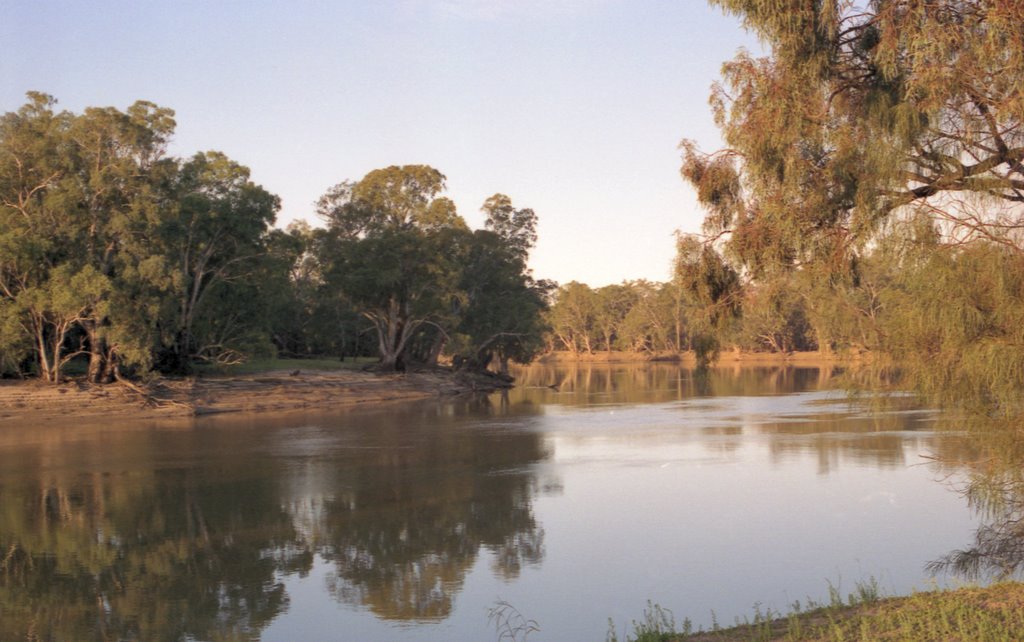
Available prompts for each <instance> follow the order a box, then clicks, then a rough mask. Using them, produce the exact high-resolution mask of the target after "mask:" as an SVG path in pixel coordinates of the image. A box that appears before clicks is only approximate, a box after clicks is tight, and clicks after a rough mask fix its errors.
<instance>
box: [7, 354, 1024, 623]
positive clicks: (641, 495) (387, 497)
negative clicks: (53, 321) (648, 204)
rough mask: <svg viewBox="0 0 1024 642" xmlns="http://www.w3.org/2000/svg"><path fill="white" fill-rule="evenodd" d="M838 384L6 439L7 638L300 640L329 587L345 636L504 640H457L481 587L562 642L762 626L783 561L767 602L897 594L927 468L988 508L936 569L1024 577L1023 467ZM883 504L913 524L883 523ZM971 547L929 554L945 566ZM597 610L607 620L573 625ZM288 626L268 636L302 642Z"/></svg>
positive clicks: (435, 406)
mask: <svg viewBox="0 0 1024 642" xmlns="http://www.w3.org/2000/svg"><path fill="white" fill-rule="evenodd" d="M835 374H836V371H835V370H834V369H831V368H825V369H817V368H769V367H760V368H758V367H755V368H749V367H747V368H744V367H734V368H718V369H711V370H710V371H708V372H707V373H704V374H698V373H696V372H694V371H692V370H690V369H687V368H681V367H679V366H678V365H672V364H636V365H615V366H597V365H594V366H588V365H570V366H558V367H537V368H530V369H525V370H521V371H520V372H519V373H518V375H519V378H520V385H519V387H518V388H516V389H514V390H512V391H508V392H506V393H504V394H495V395H491V396H479V397H473V398H466V399H459V400H455V401H451V400H448V401H443V402H429V403H422V404H406V405H394V406H387V407H383V408H381V409H378V410H372V411H352V412H347V413H335V414H325V415H306V416H297V415H291V416H279V417H276V418H274V417H255V418H254V417H231V416H220V417H209V418H205V419H203V420H202V421H197V422H194V423H176V424H174V423H171V424H162V425H138V426H120V427H118V426H91V427H90V426H84V427H83V426H75V427H60V426H57V427H49V428H45V429H33V430H25V429H19V428H18V427H16V426H3V427H0V613H2V621H0V637H3V638H5V639H7V638H12V639H19V638H38V639H62V640H63V639H90V638H103V639H106V638H114V639H121V638H134V639H183V638H191V639H249V638H256V637H260V636H261V635H263V634H264V632H266V631H267V630H268V628H269V627H270V625H271V623H277V624H280V623H281V622H282V621H287V620H288V619H289V618H295V617H300V616H296V615H294V611H296V610H297V609H296V605H297V604H298V603H299V602H300V601H302V600H308V599H309V594H308V593H305V594H304V593H303V590H305V589H302V587H304V586H305V587H308V586H309V585H308V584H303V582H304V581H305V578H314V577H315V578H317V582H318V584H317V585H316V586H314V587H312V589H310V590H312V591H315V592H317V596H325V597H329V599H330V600H333V603H334V604H336V605H342V606H344V607H345V608H344V609H338V611H343V612H344V613H345V614H347V615H346V617H348V616H349V615H351V617H352V618H359V617H365V618H366V619H367V620H372V622H373V623H374V625H376V624H377V623H380V622H384V623H388V622H408V623H412V624H413V625H414V626H413V627H411V628H410V629H409V630H415V634H410V635H411V636H412V637H414V638H417V639H419V638H420V637H428V634H427V628H426V627H430V626H433V625H436V623H438V622H441V621H444V622H445V626H446V627H447V626H451V627H453V628H451V629H450V630H448V629H445V630H442V631H440V632H438V633H437V635H438V636H440V637H439V638H435V639H479V638H480V637H481V635H486V632H484V633H482V634H480V632H479V631H478V630H477V629H472V628H471V627H470V628H465V625H464V623H458V624H455V623H454V622H456V621H459V618H460V617H462V618H463V620H467V619H468V620H471V621H472V622H478V623H479V624H480V625H481V626H486V617H485V616H484V613H485V609H483V608H477V609H476V610H475V611H474V612H473V613H470V614H469V615H462V616H460V615H459V607H460V603H465V602H467V601H471V599H476V600H477V602H479V599H478V598H477V597H476V596H470V595H469V594H470V593H472V591H470V590H469V589H468V587H470V586H474V585H473V584H471V582H472V581H473V578H474V577H475V578H476V581H477V582H479V581H481V580H480V576H481V575H486V576H487V580H488V581H491V580H494V582H496V583H497V584H495V583H494V582H492V583H491V584H486V586H488V587H492V586H500V587H502V588H501V590H502V591H503V592H502V596H505V595H508V594H507V593H504V591H506V590H507V591H510V592H514V591H515V590H521V591H522V594H521V595H520V596H519V598H518V600H517V601H515V602H514V603H515V604H516V606H517V608H520V609H523V610H524V611H525V612H526V613H527V614H528V615H529V616H530V617H531V618H538V619H540V620H543V621H542V626H543V627H544V629H545V631H547V632H549V633H548V635H554V637H551V638H549V639H578V638H581V637H583V636H581V635H576V634H573V631H574V630H573V629H572V628H571V624H572V623H563V622H560V621H558V617H559V616H558V614H563V615H564V613H574V614H576V615H574V616H573V619H574V620H584V619H585V620H587V621H589V622H592V624H593V626H594V627H596V631H595V632H594V635H589V634H588V635H587V636H586V637H588V638H594V639H599V638H600V635H601V634H602V633H603V625H604V623H605V622H606V621H607V618H608V616H609V615H610V614H612V613H613V612H614V609H615V608H618V607H619V606H620V605H622V606H624V607H628V606H629V605H628V604H626V603H625V602H626V599H627V598H628V599H633V598H635V599H633V601H634V602H635V603H638V604H639V607H629V609H628V614H629V615H630V616H635V615H636V613H637V612H638V608H642V605H643V601H644V600H646V599H648V598H656V599H662V600H664V601H666V602H667V601H669V600H670V599H671V595H668V596H666V595H665V594H664V593H663V592H662V591H663V590H666V591H667V590H669V588H667V587H671V589H672V590H676V591H682V592H683V593H684V594H685V592H686V591H688V590H690V589H691V588H692V593H691V594H689V599H692V600H698V599H709V600H710V599H712V598H713V599H715V600H719V601H720V600H722V599H725V598H724V597H723V596H722V595H712V593H713V592H714V591H711V590H710V589H708V587H723V588H721V589H720V590H722V591H727V592H728V593H737V594H738V593H740V592H742V590H747V589H748V588H749V591H750V592H751V594H752V595H753V597H750V598H749V600H748V599H747V598H746V597H744V598H742V599H744V600H747V601H744V602H742V603H741V604H739V605H738V608H737V611H736V612H737V613H747V612H749V607H750V604H752V601H753V600H754V599H760V598H764V597H765V591H766V590H775V588H776V587H775V586H774V585H772V587H770V588H767V589H766V588H765V587H763V586H754V585H753V582H752V580H751V579H750V578H751V573H750V568H752V567H753V566H752V565H756V564H770V569H768V570H764V571H763V572H759V573H758V574H756V575H757V577H758V578H767V579H765V580H764V581H772V582H774V581H776V579H777V578H782V577H786V578H788V579H789V580H792V581H794V582H795V581H796V580H793V579H792V577H791V576H790V575H787V574H790V573H792V574H796V575H799V574H800V573H804V574H805V575H807V576H809V578H810V579H809V581H810V582H811V583H812V585H813V586H814V587H815V588H820V586H821V585H822V584H823V583H824V580H826V579H829V578H830V577H834V570H833V569H835V568H838V567H839V566H838V565H839V564H840V563H843V562H842V560H845V559H847V558H848V557H850V556H853V557H855V558H857V559H862V558H863V556H864V555H866V554H874V553H875V552H876V549H879V548H882V549H886V550H884V551H881V552H882V553H884V554H887V555H890V557H889V558H885V561H883V562H878V563H879V564H880V565H882V566H881V569H879V568H877V567H874V566H870V565H871V564H872V563H873V562H865V565H866V566H867V568H868V572H875V571H876V570H886V569H889V568H892V566H893V565H895V564H897V563H904V562H905V563H906V565H908V566H911V567H913V568H914V569H915V570H919V569H920V568H921V564H922V562H921V559H922V558H921V557H913V558H912V559H911V556H912V553H908V552H907V550H904V548H907V549H913V548H915V547H917V548H920V545H919V544H918V543H917V542H914V543H912V544H911V543H908V544H906V545H905V547H904V548H901V546H904V545H903V544H902V543H900V542H897V541H896V539H897V538H898V537H902V535H899V533H903V532H917V531H913V530H912V529H914V528H917V527H918V526H919V525H920V524H924V523H927V524H928V526H927V528H929V529H931V528H933V527H932V525H931V523H932V520H933V519H934V514H933V513H932V512H931V510H932V507H934V506H939V505H940V504H941V502H942V501H944V500H945V499H946V497H945V495H948V493H944V491H942V490H941V489H939V490H937V491H936V492H937V493H941V494H943V497H942V498H941V499H938V498H936V497H934V496H932V495H929V494H927V491H926V490H923V487H924V486H928V489H929V490H935V489H936V488H937V487H938V484H935V483H934V482H933V481H932V479H930V478H928V479H923V480H921V479H920V478H921V477H930V476H931V474H932V473H931V471H932V470H934V471H935V472H936V473H937V474H938V475H939V476H941V475H944V474H947V473H948V474H951V475H954V476H955V477H956V478H957V479H961V478H962V475H961V474H960V471H963V470H965V469H966V470H969V471H972V475H973V476H972V477H970V478H969V481H970V484H969V485H968V495H967V496H968V500H969V502H970V503H971V506H973V507H975V508H977V509H978V510H979V511H980V512H981V514H982V515H983V516H984V517H985V521H984V523H983V524H982V526H981V528H979V530H978V538H977V542H975V544H974V545H973V546H971V547H970V548H969V549H967V550H966V551H959V552H956V553H954V554H953V555H951V556H949V557H948V558H944V559H943V560H940V562H939V563H940V564H941V565H942V566H941V568H943V569H947V570H956V571H960V572H962V571H970V570H971V568H972V567H971V565H972V564H973V565H974V566H973V568H975V569H981V570H984V571H985V572H988V571H990V570H997V571H1005V570H1007V569H1010V570H1016V569H1019V568H1021V567H1024V562H1022V560H1024V550H1022V549H1021V548H1020V547H1019V544H1018V542H1020V541H1021V535H1022V533H1021V528H1020V527H1019V524H1020V523H1021V518H1022V517H1024V499H1022V498H1024V474H1022V473H1021V472H1020V471H1021V470H1022V467H1021V466H1020V465H1019V463H1020V461H1021V459H1020V458H1016V459H1014V458H1013V457H1010V456H1009V454H1008V453H1009V452H1017V451H1019V450H1021V449H1019V448H1018V449H1017V450H1013V449H1010V448H1008V447H1007V446H1006V445H1005V444H1002V445H1000V444H996V443H994V442H993V443H992V444H988V445H985V444H980V443H978V442H977V441H976V440H972V439H967V438H966V437H965V436H964V434H963V432H962V431H956V432H943V431H941V430H940V425H939V424H940V423H941V422H942V420H941V419H940V418H939V417H938V416H937V415H936V414H935V413H932V412H927V411H924V410H922V409H920V408H916V407H915V406H913V404H912V403H910V402H909V400H907V399H901V398H896V399H893V400H890V403H889V404H888V405H887V406H886V407H885V408H884V410H882V411H878V410H877V409H875V408H873V407H871V406H870V405H866V404H865V403H862V402H860V401H856V400H850V399H848V398H847V397H846V396H845V395H844V394H843V393H841V392H836V391H830V390H828V388H829V386H830V382H831V380H832V378H833V377H834V376H835ZM921 453H928V454H929V456H930V457H931V458H932V459H929V460H922V459H921V457H920V454H921ZM996 460H998V461H1000V462H1002V463H1001V464H1000V465H999V466H996V465H995V464H994V463H991V462H993V461H996ZM979 462H989V463H990V464H991V465H990V466H988V467H986V465H984V464H982V463H979ZM1013 462H1017V463H1013ZM922 463H924V464H927V467H928V470H926V471H921V470H920V468H917V469H916V470H912V469H915V467H916V465H917V464H922ZM982 473H984V474H982ZM995 473H998V474H995ZM883 477H884V479H883ZM899 484H906V485H905V486H899ZM914 484H919V485H914ZM886 493H889V494H890V495H891V496H893V497H896V496H898V499H899V501H900V502H901V503H900V504H899V506H898V507H897V506H896V504H895V503H892V504H890V505H888V506H885V505H883V506H882V507H881V508H878V507H877V506H876V502H875V500H874V499H873V498H876V496H877V497H881V496H882V495H885V494H886ZM887 496H889V495H887ZM922 497H925V498H926V500H924V501H923V500H922V499H921V498H922ZM954 499H955V498H954ZM928 502H931V503H928ZM877 504H884V502H881V501H879V502H877ZM941 505H943V506H945V504H941ZM957 507H958V508H960V509H962V506H961V505H958V506H957ZM943 510H948V509H946V508H944V509H943ZM915 511H918V512H920V513H921V514H922V515H923V517H921V518H920V520H919V521H914V520H916V519H917V518H916V517H914V516H913V515H912V513H914V512H915ZM687 513H690V515H698V516H708V517H709V518H708V519H703V518H701V519H696V520H694V519H692V518H688V517H687ZM942 514H943V515H950V514H952V513H948V512H947V513H942ZM711 516H713V517H714V519H710V517H711ZM952 519H959V517H957V516H954V517H953V518H952ZM957 523H958V524H959V523H960V522H957ZM890 531H892V532H893V533H896V534H894V535H890V536H887V535H886V533H888V532H890ZM967 532H969V530H968V529H966V528H965V529H964V530H963V531H962V532H961V531H957V534H955V537H950V538H948V541H945V543H942V544H941V545H936V546H935V548H934V549H930V550H931V552H930V553H924V552H920V551H919V550H915V553H919V554H920V555H921V556H925V555H928V556H933V555H935V554H936V553H937V552H941V551H945V550H948V549H949V548H950V547H951V546H953V545H955V543H956V542H957V541H958V539H959V538H960V537H961V536H963V534H964V533H967ZM751 533H756V534H757V540H758V542H761V543H763V544H764V548H763V549H762V548H759V547H758V548H757V550H754V547H752V546H751V545H750V543H749V540H750V538H751ZM875 535H877V536H878V537H879V538H882V540H883V542H889V543H882V544H872V543H871V541H874V540H869V538H870V537H873V536H875ZM886 537H888V539H886ZM558 538H561V539H558ZM847 540H848V541H847ZM684 541H685V542H689V543H688V544H685V545H683V544H681V542H684ZM658 542H662V543H661V544H658ZM840 543H841V544H840ZM759 546H760V545H759ZM1014 547H1017V548H1014ZM890 549H891V550H890ZM554 551H557V554H556V553H555V552H554ZM610 551H614V555H609V554H608V553H609V552H610ZM851 551H852V552H851ZM549 557H550V559H549ZM598 558H600V559H601V563H600V564H595V563H594V560H595V559H598ZM651 559H657V560H660V561H658V562H656V563H653V566H650V567H648V566H647V565H649V564H652V562H651ZM924 559H927V558H924ZM732 560H739V561H738V562H736V568H730V567H729V564H731V563H733V562H732ZM858 564H859V562H858ZM705 567H706V568H705ZM937 568H938V566H937ZM551 569H553V570H551ZM638 569H647V570H646V571H645V573H646V575H644V574H640V575H632V573H634V572H635V571H637V570H638ZM705 572H706V574H705V575H702V573H705ZM474 574H476V575H474ZM662 575H664V579H661V577H662ZM630 577H632V578H633V579H632V580H630V579H625V578H630ZM690 577H693V578H695V579H694V580H693V581H694V582H695V586H694V587H690V588H688V585H687V581H689V578H690ZM803 579H807V578H803ZM803 579H802V580H800V581H803ZM655 580H657V581H658V582H662V583H660V584H658V583H654V582H655ZM758 581H761V580H758ZM787 581H788V580H787ZM908 581H911V580H908ZM778 582H779V584H781V585H782V586H784V587H785V586H793V587H794V588H792V595H797V596H803V595H807V593H806V592H805V590H804V589H802V588H796V587H795V586H796V585H787V584H783V583H782V580H781V579H778ZM632 584H635V585H636V586H633V585H632ZM748 585H749V586H748ZM475 586H476V589H477V592H480V586H481V584H479V583H478V584H476V585H475ZM801 586H802V585H801ZM583 588H585V589H586V590H582V589H583ZM634 590H636V591H639V592H640V593H639V594H638V595H632V594H631V593H630V592H631V591H634ZM715 590H719V589H718V588H716V589H715ZM787 590H788V589H787ZM545 591H548V593H545ZM496 592H497V591H496V590H495V593H496ZM603 592H604V593H607V594H608V599H607V601H605V602H601V601H600V599H599V597H600V596H601V595H604V593H603ZM576 596H579V599H580V600H584V601H585V602H586V603H585V604H583V605H581V604H570V603H564V604H563V603H562V600H566V599H573V598H574V597H576ZM624 596H625V598H624ZM485 597H486V599H488V600H490V599H494V597H496V595H495V594H494V593H491V592H489V593H488V595H486V596H485ZM790 597H792V596H790ZM530 600H533V602H531V601H530ZM638 600H639V601H638ZM637 601H638V602H637ZM672 603H673V604H674V603H675V602H674V601H673V602H672ZM609 605H614V606H609ZM476 606H477V607H479V604H476ZM727 606H728V605H727V604H726V605H725V606H723V604H722V603H721V602H719V603H718V604H710V605H709V608H725V607H727ZM775 606H777V607H780V608H784V607H785V604H784V603H783V604H777V605H775ZM545 608H550V609H551V610H552V611H554V612H555V613H553V614H547V615H545V613H544V609H545ZM582 608H592V609H593V610H594V612H593V613H590V612H588V613H586V614H585V615H584V614H582V612H580V611H579V609H582ZM695 608H698V609H699V607H695ZM463 611H465V609H463ZM352 614H355V615H352ZM697 614H699V610H698V611H697ZM329 616H330V615H325V616H324V617H329ZM333 617H339V616H338V614H337V613H334V614H333ZM562 619H565V618H564V617H563V618H562ZM347 621H348V622H349V623H351V620H347ZM360 621H362V620H360ZM290 626H291V627H292V628H291V629H289V628H288V626H284V627H282V628H283V629H284V632H281V631H277V632H276V633H275V630H274V629H270V632H268V633H266V635H267V636H269V637H274V636H275V635H277V636H278V639H287V638H288V637H291V638H294V637H295V636H294V635H292V636H288V632H289V631H291V632H294V631H296V630H298V628H299V627H296V626H294V624H292V625H290ZM360 626H362V625H360ZM559 626H564V627H565V628H564V629H563V632H565V631H568V632H567V633H566V634H565V635H563V636H561V637H560V635H559V629H558V627H559ZM417 627H419V628H417ZM458 627H462V628H458ZM327 630H330V629H327ZM402 630H405V629H402ZM364 637H365V638H366V639H371V638H374V634H372V633H371V634H369V635H365V636H364ZM376 637H377V638H383V639H397V638H399V637H400V634H398V633H396V632H395V631H393V630H391V629H388V630H387V631H385V632H384V633H383V634H382V633H381V632H380V631H379V630H377V633H376Z"/></svg>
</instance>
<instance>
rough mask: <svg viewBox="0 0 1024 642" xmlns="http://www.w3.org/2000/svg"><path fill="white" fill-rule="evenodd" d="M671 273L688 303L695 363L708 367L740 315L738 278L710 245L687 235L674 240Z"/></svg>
mask: <svg viewBox="0 0 1024 642" xmlns="http://www.w3.org/2000/svg"><path fill="white" fill-rule="evenodd" d="M673 271H674V275H673V279H674V280H675V281H676V282H677V283H678V284H679V286H680V288H681V289H682V293H683V297H684V298H685V300H686V303H687V309H688V312H689V314H688V315H687V316H688V318H689V320H690V326H691V334H690V342H691V344H692V347H693V350H694V351H695V352H696V354H697V363H698V364H700V365H707V364H708V362H709V361H710V360H712V359H713V358H715V357H716V356H717V354H718V352H719V349H720V348H721V345H722V343H723V339H727V338H730V337H731V334H732V332H733V331H734V330H735V323H734V322H735V321H736V319H737V318H739V316H740V315H741V312H742V296H743V287H742V283H741V281H740V275H739V273H738V272H737V271H736V270H735V269H734V268H733V267H732V266H731V265H730V264H729V263H728V262H727V261H726V260H725V259H724V258H723V257H722V256H721V255H720V254H719V253H718V252H717V251H715V249H714V248H713V247H712V246H711V245H709V244H707V243H702V242H701V241H700V240H698V239H697V238H696V237H693V236H687V235H680V236H679V237H678V238H677V242H676V258H675V265H674V266H673Z"/></svg>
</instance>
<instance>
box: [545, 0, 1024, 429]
mask: <svg viewBox="0 0 1024 642" xmlns="http://www.w3.org/2000/svg"><path fill="white" fill-rule="evenodd" d="M711 4H713V5H717V6H719V7H721V8H722V9H723V10H724V11H725V12H726V13H728V14H731V15H735V16H736V17H738V18H739V19H740V20H741V21H742V22H743V23H744V25H745V26H746V27H747V28H748V29H750V30H751V31H753V32H754V33H756V34H757V35H758V36H759V38H760V39H761V41H762V43H763V44H764V45H765V48H766V50H768V52H769V53H768V55H766V56H764V57H760V58H758V57H754V56H752V55H751V54H749V53H747V52H742V51H741V52H740V53H739V54H738V55H737V56H736V58H735V59H733V60H731V61H728V62H726V63H725V65H724V66H723V71H722V80H721V82H720V83H718V84H716V85H715V86H714V88H713V91H712V95H711V105H712V109H713V111H714V116H715V119H716V122H717V124H718V125H719V127H720V129H721V131H722V134H723V139H724V140H725V142H726V145H727V147H725V148H723V149H720V150H717V151H713V152H704V151H701V150H700V149H699V148H698V147H697V145H696V144H695V143H694V142H692V141H683V143H682V145H681V149H682V155H683V163H682V168H681V171H682V175H683V178H684V179H685V180H686V181H687V182H688V183H689V184H690V185H691V186H692V187H693V189H694V190H695V191H696V194H697V196H698V199H699V201H700V202H701V204H702V205H703V206H704V207H705V209H706V212H707V216H706V219H705V221H704V229H703V234H701V235H681V236H680V237H679V239H678V257H677V261H676V265H675V269H674V274H673V277H672V279H671V280H670V281H668V282H666V283H662V284H650V283H644V282H634V283H624V284H622V285H621V286H608V287H605V288H600V289H597V290H591V289H589V288H587V287H585V286H581V285H580V284H568V285H566V286H565V287H563V288H562V289H561V290H560V291H559V296H558V300H557V303H556V304H555V306H554V308H553V309H552V312H551V322H552V327H553V334H552V337H553V339H552V343H556V342H557V343H559V344H561V346H564V348H565V349H567V350H571V351H579V352H593V351H595V350H610V349H640V350H651V351H657V350H680V349H682V348H684V347H691V348H693V349H695V350H696V351H697V352H698V356H699V357H700V358H701V359H702V360H707V359H709V358H713V356H714V354H715V353H716V352H717V351H718V350H721V349H722V348H733V347H736V348H740V349H744V350H754V351H756V350H762V351H780V352H785V351H789V350H820V351H822V352H826V353H827V352H830V351H853V352H856V353H861V352H871V353H874V354H876V355H885V356H886V357H887V358H888V359H887V363H888V366H887V367H886V368H884V370H881V371H880V372H879V375H880V377H881V379H883V380H884V381H887V382H889V383H892V384H895V385H898V386H901V387H904V388H914V389H916V390H918V391H920V392H922V393H924V394H926V395H928V396H930V397H931V398H933V399H935V400H938V401H941V402H944V403H951V404H959V405H963V406H965V407H967V408H969V409H971V410H974V411H980V412H981V413H983V414H997V415H1003V416H1015V415H1018V414H1019V413H1020V412H1021V411H1022V410H1024V408H1022V406H1021V396H1020V391H1021V390H1022V389H1024V334H1022V332H1024V323H1022V320H1024V122H1022V119H1024V90H1022V87H1024V30H1021V28H1020V26H1021V24H1024V7H1022V5H1021V4H1020V3H1018V2H1004V1H1001V0H972V1H970V2H929V3H920V2H887V3H871V4H865V3H856V2H835V1H826V2H811V3H806V2H800V3H797V2H791V3H783V5H780V4H779V3H777V2H764V1H762V0H711ZM879 363H881V361H879Z"/></svg>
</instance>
